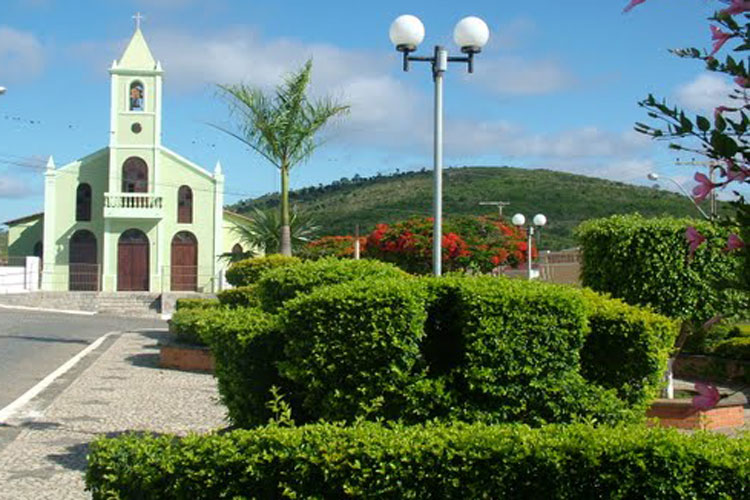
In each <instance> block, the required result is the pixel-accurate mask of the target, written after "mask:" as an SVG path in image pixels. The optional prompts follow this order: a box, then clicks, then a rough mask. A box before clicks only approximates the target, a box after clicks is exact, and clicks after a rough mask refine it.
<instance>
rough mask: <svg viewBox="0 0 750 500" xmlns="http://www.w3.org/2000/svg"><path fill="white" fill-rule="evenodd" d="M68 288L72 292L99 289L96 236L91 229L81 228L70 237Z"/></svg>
mask: <svg viewBox="0 0 750 500" xmlns="http://www.w3.org/2000/svg"><path fill="white" fill-rule="evenodd" d="M40 253H41V245H40ZM68 290H70V291H72V292H96V291H98V290H99V264H98V258H97V249H96V236H94V233H92V232H91V231H86V230H85V229H82V230H80V231H76V232H75V233H73V236H72V237H71V238H70V257H69V260H68Z"/></svg>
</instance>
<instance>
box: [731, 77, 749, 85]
mask: <svg viewBox="0 0 750 500" xmlns="http://www.w3.org/2000/svg"><path fill="white" fill-rule="evenodd" d="M734 83H736V84H737V85H739V86H740V87H750V79H748V78H745V77H744V76H738V77H737V78H735V79H734Z"/></svg>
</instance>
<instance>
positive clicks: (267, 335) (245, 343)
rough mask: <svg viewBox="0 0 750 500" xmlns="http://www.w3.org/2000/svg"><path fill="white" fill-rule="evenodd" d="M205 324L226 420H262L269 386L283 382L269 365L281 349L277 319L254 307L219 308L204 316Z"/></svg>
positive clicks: (244, 422) (254, 422)
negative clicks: (227, 417)
mask: <svg viewBox="0 0 750 500" xmlns="http://www.w3.org/2000/svg"><path fill="white" fill-rule="evenodd" d="M205 325H206V329H205V334H204V335H203V336H204V338H205V339H206V340H207V341H208V344H209V346H210V348H211V352H212V353H213V355H214V361H215V368H214V374H215V376H216V378H217V379H218V386H219V394H220V396H221V400H222V403H224V405H225V406H226V407H227V411H228V413H229V418H230V420H231V421H232V422H233V423H234V425H237V426H240V427H254V426H258V425H262V424H265V423H267V422H268V419H269V418H271V417H272V416H273V415H272V412H271V410H270V409H269V408H268V407H267V403H268V401H269V399H270V398H271V393H270V391H271V387H273V386H277V387H280V388H282V389H285V390H286V389H287V387H288V384H286V385H285V383H284V381H283V380H281V378H280V377H279V375H278V371H277V369H276V366H275V364H276V362H277V360H278V359H279V357H280V355H281V351H282V349H283V342H282V337H281V335H280V334H279V328H278V321H277V318H276V317H274V316H271V315H269V314H266V313H264V312H263V311H261V310H260V309H251V308H239V309H222V310H216V311H213V312H212V313H211V314H210V315H207V317H206V318H205Z"/></svg>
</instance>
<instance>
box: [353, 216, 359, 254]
mask: <svg viewBox="0 0 750 500" xmlns="http://www.w3.org/2000/svg"><path fill="white" fill-rule="evenodd" d="M359 252H360V248H359V224H357V226H356V228H355V229H354V260H359Z"/></svg>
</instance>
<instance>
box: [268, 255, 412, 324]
mask: <svg viewBox="0 0 750 500" xmlns="http://www.w3.org/2000/svg"><path fill="white" fill-rule="evenodd" d="M410 277H411V276H410V275H409V274H407V273H405V272H404V271H402V270H400V269H398V268H397V267H395V266H393V265H391V264H386V263H384V262H379V261H376V260H366V259H365V260H351V259H343V260H340V259H335V258H325V259H320V260H316V261H306V262H303V263H302V264H298V265H294V266H287V267H283V268H281V269H274V270H273V271H269V272H268V273H266V274H264V275H263V277H262V278H261V279H260V280H259V281H258V295H259V297H260V301H261V304H262V307H263V309H265V310H266V311H269V312H274V311H276V310H278V309H280V308H281V306H282V305H283V304H284V302H286V301H287V300H289V299H293V298H294V297H296V296H297V295H298V294H305V293H309V292H311V291H312V290H314V289H315V288H317V287H321V286H326V285H335V284H339V283H346V282H350V281H361V280H377V279H380V278H399V279H402V280H403V279H409V278H410Z"/></svg>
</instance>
